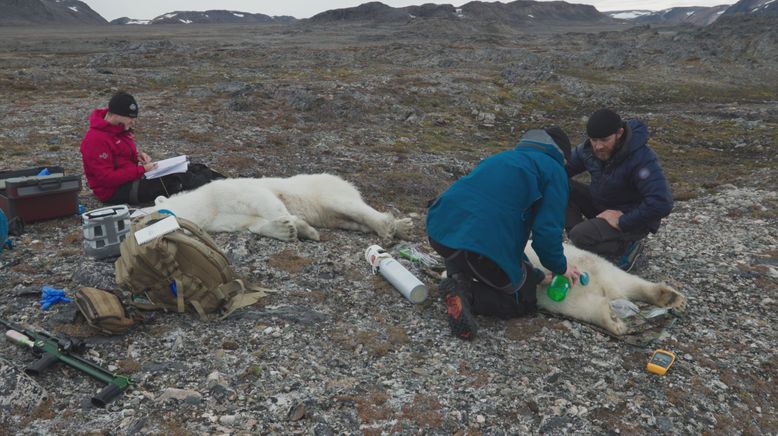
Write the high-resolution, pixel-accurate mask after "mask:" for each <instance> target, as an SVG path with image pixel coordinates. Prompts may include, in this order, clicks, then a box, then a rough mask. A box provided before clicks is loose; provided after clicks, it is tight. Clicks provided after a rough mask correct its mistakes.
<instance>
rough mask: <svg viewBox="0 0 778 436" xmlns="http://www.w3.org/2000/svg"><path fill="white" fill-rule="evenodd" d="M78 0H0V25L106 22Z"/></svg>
mask: <svg viewBox="0 0 778 436" xmlns="http://www.w3.org/2000/svg"><path fill="white" fill-rule="evenodd" d="M107 23H108V21H106V19H105V18H103V17H102V16H100V14H98V13H97V12H95V11H93V10H92V8H90V7H89V6H88V5H87V4H86V3H84V2H81V1H78V0H0V26H24V25H31V24H53V25H67V24H71V25H74V24H75V25H77V24H107Z"/></svg>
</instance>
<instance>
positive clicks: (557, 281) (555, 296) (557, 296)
mask: <svg viewBox="0 0 778 436" xmlns="http://www.w3.org/2000/svg"><path fill="white" fill-rule="evenodd" d="M578 281H579V282H580V283H581V285H583V286H586V285H587V284H588V283H589V274H588V273H582V274H581V275H580V277H578ZM569 290H570V282H569V281H568V280H567V277H565V276H563V275H562V274H554V277H553V278H552V279H551V283H549V285H548V289H547V290H546V293H547V294H548V298H550V299H552V300H554V301H562V300H564V299H565V297H567V291H569Z"/></svg>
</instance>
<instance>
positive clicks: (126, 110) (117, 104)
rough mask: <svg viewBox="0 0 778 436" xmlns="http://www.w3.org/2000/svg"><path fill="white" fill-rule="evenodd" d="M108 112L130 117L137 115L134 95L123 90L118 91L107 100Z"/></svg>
mask: <svg viewBox="0 0 778 436" xmlns="http://www.w3.org/2000/svg"><path fill="white" fill-rule="evenodd" d="M108 112H110V113H112V114H116V115H122V116H125V117H130V118H137V117H138V103H137V102H136V101H135V97H133V96H131V95H130V94H127V93H126V92H124V91H119V92H117V93H116V94H114V95H113V97H111V101H109V102H108Z"/></svg>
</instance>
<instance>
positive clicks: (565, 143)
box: [543, 126, 570, 160]
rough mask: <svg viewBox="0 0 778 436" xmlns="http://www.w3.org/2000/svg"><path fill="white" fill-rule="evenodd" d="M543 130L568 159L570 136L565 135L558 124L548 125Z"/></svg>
mask: <svg viewBox="0 0 778 436" xmlns="http://www.w3.org/2000/svg"><path fill="white" fill-rule="evenodd" d="M543 130H545V131H546V133H548V136H550V137H551V139H553V140H554V142H556V145H557V146H559V148H560V149H561V150H562V154H564V155H565V159H567V160H570V138H568V137H567V133H565V131H564V130H562V128H561V127H559V126H550V127H546V128H545V129H543Z"/></svg>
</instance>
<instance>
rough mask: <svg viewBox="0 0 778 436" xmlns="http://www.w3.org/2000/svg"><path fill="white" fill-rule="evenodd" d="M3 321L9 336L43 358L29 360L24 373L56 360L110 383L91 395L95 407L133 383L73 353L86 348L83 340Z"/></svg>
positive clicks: (33, 372) (101, 405) (31, 371)
mask: <svg viewBox="0 0 778 436" xmlns="http://www.w3.org/2000/svg"><path fill="white" fill-rule="evenodd" d="M0 324H2V325H4V326H6V327H7V328H9V329H10V330H8V331H7V332H6V333H5V336H6V337H8V339H10V340H12V341H14V342H16V343H17V344H19V345H24V346H27V347H30V348H31V349H32V352H33V354H34V355H36V356H40V359H38V360H36V361H34V362H32V363H30V364H29V365H27V368H25V369H24V372H26V373H27V374H28V375H32V376H36V375H39V374H41V373H42V372H43V371H44V370H45V369H46V368H48V367H49V366H51V365H53V364H54V363H57V362H62V363H64V364H65V365H68V366H71V367H73V368H75V369H77V370H79V371H81V372H84V373H86V374H88V375H90V376H91V377H93V378H96V379H97V380H100V381H101V382H104V383H107V386H106V387H104V388H103V389H102V390H101V391H100V392H98V393H97V395H95V396H93V397H92V405H94V406H96V407H105V405H106V404H108V403H109V402H110V401H111V400H113V399H114V398H116V397H117V396H119V394H121V393H122V392H124V391H125V390H127V388H128V387H129V386H130V384H131V383H132V381H131V380H130V379H129V377H127V376H124V375H119V374H114V373H112V372H111V371H108V370H107V369H104V368H101V367H100V366H98V365H97V364H95V363H92V362H90V361H88V360H86V359H84V358H81V357H79V356H77V355H75V354H73V353H78V352H83V351H84V349H85V348H86V344H84V342H83V341H80V340H77V339H70V338H63V337H55V336H52V335H50V334H48V333H45V332H36V331H34V330H29V329H25V328H22V327H21V326H19V325H16V324H14V323H12V322H9V321H5V320H3V319H0Z"/></svg>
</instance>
